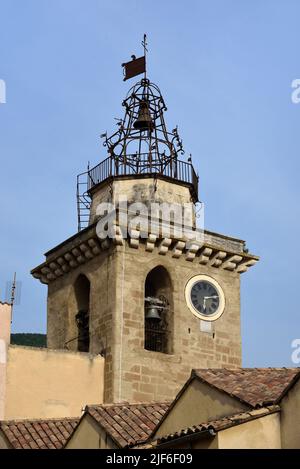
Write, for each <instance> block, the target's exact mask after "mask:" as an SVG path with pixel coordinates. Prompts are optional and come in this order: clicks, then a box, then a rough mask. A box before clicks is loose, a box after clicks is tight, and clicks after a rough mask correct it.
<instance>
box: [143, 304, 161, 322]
mask: <svg viewBox="0 0 300 469" xmlns="http://www.w3.org/2000/svg"><path fill="white" fill-rule="evenodd" d="M145 319H154V320H156V321H160V320H161V317H160V314H159V312H158V307H157V306H154V305H149V306H147V308H146V314H145Z"/></svg>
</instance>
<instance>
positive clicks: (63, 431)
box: [0, 418, 78, 449]
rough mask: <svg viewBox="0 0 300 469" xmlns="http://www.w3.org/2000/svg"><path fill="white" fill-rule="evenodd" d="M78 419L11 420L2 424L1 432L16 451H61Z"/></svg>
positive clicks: (0, 426) (0, 424) (0, 425)
mask: <svg viewBox="0 0 300 469" xmlns="http://www.w3.org/2000/svg"><path fill="white" fill-rule="evenodd" d="M77 423H78V419H74V418H73V419H72V418H62V419H51V420H11V421H2V422H0V431H2V432H3V434H4V435H5V437H6V439H7V440H8V442H9V443H10V445H11V446H12V447H13V448H14V449H60V448H62V447H63V446H64V444H65V442H66V441H67V439H68V438H69V436H70V435H71V433H72V432H73V430H74V428H75V427H76V425H77Z"/></svg>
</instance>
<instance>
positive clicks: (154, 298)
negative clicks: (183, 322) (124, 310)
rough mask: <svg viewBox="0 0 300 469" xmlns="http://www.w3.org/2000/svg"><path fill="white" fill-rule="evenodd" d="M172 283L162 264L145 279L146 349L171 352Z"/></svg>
mask: <svg viewBox="0 0 300 469" xmlns="http://www.w3.org/2000/svg"><path fill="white" fill-rule="evenodd" d="M172 310H173V298H172V283H171V279H170V276H169V273H168V272H167V270H166V269H165V268H164V267H162V266H157V267H155V268H154V269H152V270H151V271H150V272H149V273H148V275H147V277H146V281H145V308H144V319H145V343H144V348H145V349H146V350H152V351H154V352H162V353H172V335H173V311H172Z"/></svg>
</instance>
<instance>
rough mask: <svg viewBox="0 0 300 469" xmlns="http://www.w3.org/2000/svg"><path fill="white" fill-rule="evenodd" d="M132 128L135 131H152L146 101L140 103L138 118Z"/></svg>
mask: <svg viewBox="0 0 300 469" xmlns="http://www.w3.org/2000/svg"><path fill="white" fill-rule="evenodd" d="M133 127H134V128H135V129H137V130H152V129H153V122H152V119H151V115H150V112H149V108H148V103H147V101H141V102H140V107H139V114H138V118H137V120H136V121H135V123H134V124H133Z"/></svg>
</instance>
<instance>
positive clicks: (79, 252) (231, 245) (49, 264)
mask: <svg viewBox="0 0 300 469" xmlns="http://www.w3.org/2000/svg"><path fill="white" fill-rule="evenodd" d="M124 243H126V245H127V246H128V247H129V248H131V249H144V250H145V251H147V252H153V251H156V252H157V253H158V254H159V255H161V256H165V255H169V256H172V258H174V259H179V258H180V257H181V258H184V259H185V260H186V261H187V262H194V263H198V264H201V265H207V266H211V267H214V268H217V269H224V270H228V271H232V272H238V273H243V272H246V271H247V270H248V269H249V268H250V267H251V266H253V265H254V264H256V262H257V261H258V260H259V258H258V257H257V256H254V255H252V254H249V253H247V252H244V250H243V249H244V242H243V241H240V240H236V239H234V238H230V237H228V238H227V237H225V236H223V235H220V236H219V235H218V234H216V233H210V232H204V242H203V243H199V242H196V241H195V242H193V241H189V240H188V239H184V238H182V239H178V238H175V237H172V236H170V237H163V236H161V234H157V233H148V234H147V237H146V238H141V236H140V232H139V231H138V230H130V232H129V235H128V237H127V238H125V239H124V238H123V236H122V231H121V229H120V227H119V226H118V225H116V226H115V236H114V238H113V239H109V238H106V239H105V240H104V241H101V240H100V239H99V238H98V236H97V234H96V226H95V225H92V226H90V227H89V228H87V229H86V230H84V231H82V232H80V233H78V235H77V236H76V235H75V236H73V237H72V238H70V239H69V240H67V241H65V242H64V243H62V244H60V245H59V246H57V248H55V249H52V250H51V251H49V252H48V253H47V255H46V256H47V257H46V261H45V262H44V263H43V264H41V265H39V266H37V267H36V268H34V269H33V270H32V271H31V274H32V275H33V277H34V278H36V279H38V280H40V281H41V282H42V283H45V284H48V283H50V282H52V281H54V280H56V279H57V278H59V277H62V276H63V275H66V274H67V273H68V272H70V271H72V270H73V269H76V268H77V267H79V266H80V265H82V264H85V263H87V262H89V261H90V260H91V259H93V258H95V257H97V256H98V255H99V254H100V253H101V252H102V251H105V250H107V249H108V248H109V247H113V246H123V245H124Z"/></svg>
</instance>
